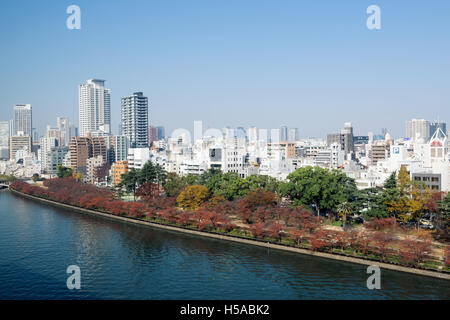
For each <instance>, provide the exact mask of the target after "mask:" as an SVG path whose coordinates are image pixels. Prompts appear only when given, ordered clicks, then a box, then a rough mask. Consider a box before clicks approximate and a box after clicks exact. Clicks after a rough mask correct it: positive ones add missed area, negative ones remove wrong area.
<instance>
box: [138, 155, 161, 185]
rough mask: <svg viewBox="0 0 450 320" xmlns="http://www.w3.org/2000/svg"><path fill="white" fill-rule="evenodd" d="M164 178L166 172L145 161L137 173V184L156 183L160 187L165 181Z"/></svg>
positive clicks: (158, 166) (156, 165)
mask: <svg viewBox="0 0 450 320" xmlns="http://www.w3.org/2000/svg"><path fill="white" fill-rule="evenodd" d="M166 176H167V173H166V171H165V170H164V169H163V168H162V167H161V166H160V165H159V164H154V163H153V162H151V161H147V162H146V163H145V164H144V166H143V167H142V169H141V170H139V171H138V184H139V185H142V184H144V183H158V184H160V185H162V184H163V183H164V182H165V181H166Z"/></svg>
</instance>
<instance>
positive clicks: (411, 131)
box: [406, 119, 430, 143]
mask: <svg viewBox="0 0 450 320" xmlns="http://www.w3.org/2000/svg"><path fill="white" fill-rule="evenodd" d="M406 138H410V139H411V140H412V141H414V142H421V143H426V142H427V141H428V140H429V139H430V122H429V121H427V120H425V119H412V120H410V121H407V122H406Z"/></svg>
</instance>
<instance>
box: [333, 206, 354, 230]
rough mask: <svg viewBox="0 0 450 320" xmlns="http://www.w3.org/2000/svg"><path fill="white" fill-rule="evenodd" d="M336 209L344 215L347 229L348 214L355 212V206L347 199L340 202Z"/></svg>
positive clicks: (344, 225)
mask: <svg viewBox="0 0 450 320" xmlns="http://www.w3.org/2000/svg"><path fill="white" fill-rule="evenodd" d="M336 210H337V212H338V213H339V215H340V216H341V217H342V223H343V227H344V231H345V230H346V228H347V216H348V215H349V214H351V213H352V212H353V206H352V204H351V203H350V202H348V201H345V202H342V203H340V204H338V206H337V208H336Z"/></svg>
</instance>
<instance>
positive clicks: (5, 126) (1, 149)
mask: <svg viewBox="0 0 450 320" xmlns="http://www.w3.org/2000/svg"><path fill="white" fill-rule="evenodd" d="M8 157H9V121H0V159H6V158H8Z"/></svg>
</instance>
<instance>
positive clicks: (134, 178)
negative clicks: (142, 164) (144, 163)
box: [118, 168, 140, 201]
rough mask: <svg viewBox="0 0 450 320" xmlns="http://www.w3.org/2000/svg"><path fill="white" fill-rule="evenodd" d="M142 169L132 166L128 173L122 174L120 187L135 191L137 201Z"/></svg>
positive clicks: (134, 195)
mask: <svg viewBox="0 0 450 320" xmlns="http://www.w3.org/2000/svg"><path fill="white" fill-rule="evenodd" d="M139 175H140V170H136V169H134V168H131V169H130V170H129V171H128V172H127V173H125V174H123V175H122V181H121V182H120V183H119V185H118V187H125V189H126V190H127V192H132V193H133V198H134V201H136V189H137V188H138V186H139V185H138V182H139Z"/></svg>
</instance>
